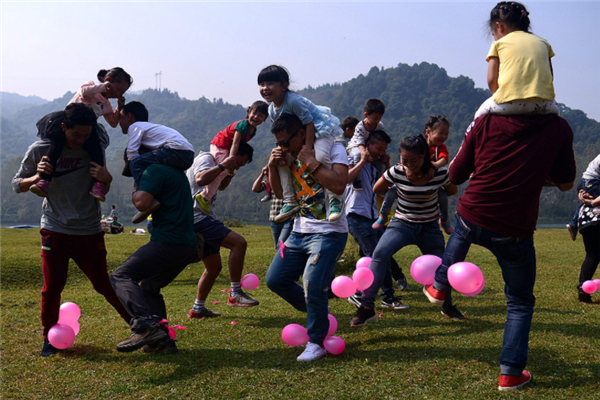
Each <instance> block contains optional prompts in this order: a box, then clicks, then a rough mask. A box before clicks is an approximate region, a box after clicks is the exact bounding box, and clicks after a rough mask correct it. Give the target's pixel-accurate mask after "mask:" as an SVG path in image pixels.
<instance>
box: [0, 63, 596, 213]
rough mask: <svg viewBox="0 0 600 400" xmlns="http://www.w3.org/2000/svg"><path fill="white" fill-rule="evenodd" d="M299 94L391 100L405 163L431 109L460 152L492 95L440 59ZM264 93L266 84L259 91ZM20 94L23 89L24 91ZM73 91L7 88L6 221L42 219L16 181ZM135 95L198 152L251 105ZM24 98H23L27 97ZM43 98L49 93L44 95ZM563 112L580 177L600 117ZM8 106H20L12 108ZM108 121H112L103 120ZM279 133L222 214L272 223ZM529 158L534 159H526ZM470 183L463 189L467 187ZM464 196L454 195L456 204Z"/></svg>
mask: <svg viewBox="0 0 600 400" xmlns="http://www.w3.org/2000/svg"><path fill="white" fill-rule="evenodd" d="M298 93H300V94H301V95H303V96H305V97H307V98H309V99H310V100H312V101H313V102H314V103H315V104H319V105H324V106H327V107H330V108H331V110H332V112H333V114H335V115H336V116H338V117H339V118H340V120H342V119H343V118H345V117H346V116H348V115H354V116H355V117H357V118H359V119H361V118H362V115H363V112H364V111H363V107H364V104H365V102H366V101H367V100H368V99H369V98H379V99H381V100H382V101H383V102H384V103H385V105H386V112H385V115H384V117H383V122H384V124H385V130H386V131H387V132H388V133H389V134H390V136H391V137H392V139H393V142H392V144H391V145H390V154H391V156H392V161H393V162H397V161H398V154H397V153H398V152H397V149H398V145H399V143H400V141H401V139H402V138H403V137H405V136H408V135H415V134H419V133H421V132H422V131H423V126H424V123H425V121H426V120H427V119H428V118H429V116H430V115H445V116H447V117H448V118H449V119H450V121H451V128H450V137H449V139H448V141H447V142H446V144H447V146H448V148H449V150H450V154H451V156H452V155H454V154H456V151H457V150H458V148H459V146H460V143H461V142H462V135H463V132H464V130H465V128H466V127H467V126H468V125H469V124H470V123H471V121H472V118H473V115H474V113H475V111H476V110H477V108H478V107H479V105H480V104H481V103H482V102H483V101H484V100H485V99H486V98H487V97H489V95H490V93H489V91H488V90H484V89H481V88H476V87H475V85H474V82H473V81H472V80H471V79H470V78H468V77H464V76H459V77H456V78H453V77H449V76H448V74H447V73H446V71H445V70H444V69H443V68H440V67H438V66H437V65H435V64H429V63H421V64H415V65H412V66H411V65H407V64H399V65H398V66H397V67H394V68H388V69H383V68H381V69H380V68H378V67H373V68H371V70H370V71H369V72H368V73H367V74H366V75H362V74H361V75H359V76H358V77H356V78H354V79H352V80H350V81H348V82H344V83H336V84H327V85H323V86H320V87H317V88H312V87H310V86H309V87H308V88H305V89H303V90H298ZM256 94H257V98H259V95H258V90H257V91H256ZM17 96H18V95H17ZM72 96H73V93H72V92H67V93H66V94H65V95H64V96H63V97H61V98H59V99H55V100H53V101H51V102H45V101H41V102H39V101H38V102H37V103H36V101H37V100H35V101H34V100H31V101H30V102H29V103H27V102H24V101H22V100H23V99H29V98H25V97H22V96H18V97H14V96H12V94H11V96H7V94H5V93H3V94H2V118H1V121H0V124H1V125H0V129H1V131H0V140H1V144H2V147H1V150H2V151H1V154H0V165H1V166H2V183H1V184H2V186H1V190H2V200H1V206H2V208H1V214H0V217H1V218H2V221H3V223H9V222H14V223H36V222H38V221H39V215H40V207H41V201H42V200H41V198H39V197H37V196H35V195H33V194H31V193H24V194H21V195H18V197H17V195H16V194H14V192H13V191H12V189H11V187H10V181H11V179H12V177H13V176H14V174H15V172H16V171H17V169H18V165H19V162H20V160H21V159H22V156H23V154H24V153H25V152H26V150H27V147H28V146H29V145H30V144H31V143H32V142H34V141H35V140H36V128H35V123H36V121H37V120H39V119H40V118H41V117H42V116H44V115H45V114H47V113H48V112H51V111H55V110H60V109H62V108H64V107H65V105H66V104H67V103H68V101H69V100H70V99H71V98H72ZM125 96H126V97H127V101H131V100H138V101H141V102H143V103H144V104H145V105H146V106H147V108H148V110H149V112H150V121H151V122H154V123H159V124H164V125H167V126H170V127H172V128H174V129H176V130H178V131H179V132H181V133H182V134H183V135H184V136H185V137H187V138H188V140H189V141H190V142H191V143H192V144H193V145H194V148H195V149H196V153H197V152H198V151H201V150H202V151H208V150H209V143H210V141H211V140H212V138H213V137H214V135H215V134H216V133H217V132H218V131H219V130H221V129H223V128H224V127H226V126H227V125H229V124H231V123H232V122H235V121H238V120H240V119H243V118H244V117H245V116H246V107H247V106H248V105H243V106H241V105H232V104H229V103H226V102H224V101H223V100H221V99H213V100H212V101H211V100H208V99H206V98H204V97H203V98H200V99H198V100H188V99H183V98H181V97H179V95H178V94H177V93H176V92H171V91H169V90H166V89H165V90H161V91H157V90H152V89H148V90H145V91H143V92H142V93H139V94H138V93H126V94H125ZM21 97H22V99H20V98H21ZM40 100H43V99H40ZM559 106H560V108H561V116H562V117H564V118H565V119H566V120H567V121H568V122H569V124H570V125H571V127H572V129H573V132H574V133H575V143H574V147H575V153H576V158H577V164H578V178H577V179H579V178H580V177H581V173H582V172H583V170H584V169H585V167H586V166H587V164H588V163H589V162H590V161H591V160H592V159H593V158H594V157H595V156H596V155H597V154H598V153H599V152H600V140H599V138H600V123H598V122H597V121H594V120H591V119H589V118H587V116H586V114H585V113H583V112H582V111H580V110H572V109H570V108H568V107H567V106H566V105H563V104H559ZM5 108H6V109H7V110H13V111H11V112H6V113H5ZM99 121H100V122H101V123H103V124H104V125H105V126H107V127H108V125H107V124H106V122H105V121H104V119H102V118H101V119H100V120H99ZM108 132H109V135H110V137H111V144H110V146H109V148H108V149H107V165H108V168H109V170H110V171H111V173H112V174H113V176H114V178H115V180H114V181H113V184H112V188H111V192H110V193H109V195H108V198H107V202H106V203H104V204H103V205H102V207H103V211H104V212H105V213H106V214H108V212H109V208H110V205H111V204H115V205H116V206H117V208H118V210H119V211H120V213H121V215H122V219H123V220H129V218H130V216H131V215H133V213H134V208H133V206H132V205H131V201H130V195H131V191H132V184H133V181H132V180H131V179H130V178H124V177H122V176H121V175H120V172H121V170H122V168H123V151H124V149H125V146H126V144H127V137H126V135H123V134H122V133H121V131H120V129H118V128H117V129H111V128H108ZM273 142H274V140H273V136H272V135H271V134H270V133H269V123H265V124H263V125H261V126H260V127H259V129H258V133H257V136H256V137H255V138H254V139H253V140H252V141H251V142H250V144H251V145H252V146H253V147H254V148H255V154H254V162H252V163H251V164H249V165H248V166H246V167H243V168H242V169H240V170H239V171H238V172H237V175H236V178H235V179H234V180H233V182H232V184H231V186H230V187H229V188H228V189H227V191H225V192H223V193H220V194H219V201H218V206H217V209H216V213H217V215H218V216H219V217H221V218H223V219H225V218H235V219H238V220H243V221H245V222H247V223H265V224H266V223H267V222H268V221H267V218H268V207H269V205H268V204H265V203H260V201H259V199H260V198H261V197H262V196H261V195H258V194H254V193H252V192H251V186H252V183H253V182H254V180H255V179H256V177H257V176H258V175H259V173H260V170H261V168H262V167H263V166H264V165H265V164H266V162H267V160H268V156H269V154H270V150H271V148H272V147H273ZM524 162H526V160H524ZM464 186H465V185H463V188H462V189H463V190H464ZM456 199H457V197H454V198H451V203H450V207H451V209H454V207H455V204H456ZM575 206H576V196H575V191H574V190H572V191H569V192H566V193H560V192H559V191H558V190H556V189H552V188H547V189H544V191H543V193H542V202H541V206H540V222H542V223H563V222H565V221H568V220H569V219H570V217H571V215H572V213H573V211H574V207H575Z"/></svg>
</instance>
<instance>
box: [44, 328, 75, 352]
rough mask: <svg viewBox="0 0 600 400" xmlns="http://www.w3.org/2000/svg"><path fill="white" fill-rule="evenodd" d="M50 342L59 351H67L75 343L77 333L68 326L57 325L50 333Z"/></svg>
mask: <svg viewBox="0 0 600 400" xmlns="http://www.w3.org/2000/svg"><path fill="white" fill-rule="evenodd" d="M48 341H49V342H50V344H51V345H52V346H54V347H56V348H57V349H60V350H62V349H66V348H67V347H70V346H71V345H72V344H73V342H74V341H75V332H73V328H71V327H70V326H68V325H61V324H56V325H54V326H53V327H52V328H50V330H49V331H48Z"/></svg>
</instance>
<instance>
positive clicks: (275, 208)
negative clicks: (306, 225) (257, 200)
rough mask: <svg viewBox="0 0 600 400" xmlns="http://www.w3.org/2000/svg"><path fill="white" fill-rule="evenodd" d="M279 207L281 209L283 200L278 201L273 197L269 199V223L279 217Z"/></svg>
mask: <svg viewBox="0 0 600 400" xmlns="http://www.w3.org/2000/svg"><path fill="white" fill-rule="evenodd" d="M281 207H283V199H278V198H277V197H275V195H273V198H272V199H271V211H269V221H271V222H273V220H274V219H275V217H276V216H278V215H279V211H281Z"/></svg>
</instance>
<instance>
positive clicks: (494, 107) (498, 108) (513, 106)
mask: <svg viewBox="0 0 600 400" xmlns="http://www.w3.org/2000/svg"><path fill="white" fill-rule="evenodd" d="M484 114H500V115H523V114H533V115H545V114H557V115H558V114H560V112H559V109H558V105H557V104H556V101H555V100H544V99H538V98H532V99H518V100H513V101H510V102H508V103H501V104H498V103H496V102H495V101H494V98H493V97H490V98H489V99H487V100H486V101H484V102H483V104H482V105H481V106H480V107H479V109H478V110H477V112H476V113H475V118H477V117H480V116H482V115H484Z"/></svg>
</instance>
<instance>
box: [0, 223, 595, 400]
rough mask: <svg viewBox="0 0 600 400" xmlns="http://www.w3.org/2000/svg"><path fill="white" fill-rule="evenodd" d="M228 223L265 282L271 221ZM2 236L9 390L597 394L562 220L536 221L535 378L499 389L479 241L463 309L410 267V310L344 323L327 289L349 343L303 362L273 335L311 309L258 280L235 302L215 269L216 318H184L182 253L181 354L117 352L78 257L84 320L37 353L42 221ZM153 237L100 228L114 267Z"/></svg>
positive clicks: (495, 280) (123, 394) (77, 293)
mask: <svg viewBox="0 0 600 400" xmlns="http://www.w3.org/2000/svg"><path fill="white" fill-rule="evenodd" d="M236 231H237V232H239V233H240V234H242V235H243V236H244V237H245V238H246V239H247V240H248V243H249V246H248V255H247V257H246V263H245V265H246V267H245V268H246V269H245V272H253V273H255V274H257V275H258V276H259V277H260V278H261V281H262V280H263V278H264V276H265V272H266V270H267V268H268V266H269V263H270V260H271V258H272V255H273V252H274V250H273V248H272V241H271V240H272V239H271V236H270V230H269V228H268V227H256V226H247V227H244V228H236ZM0 234H1V242H0V243H1V246H2V247H1V250H2V251H1V263H2V264H1V291H0V296H1V297H0V306H1V313H2V314H1V329H2V331H1V342H0V343H1V350H0V351H1V363H2V383H1V390H2V398H5V399H166V398H173V399H221V398H227V399H298V398H301V399H412V398H415V399H421V398H423V399H497V398H501V399H504V398H519V399H529V398H532V399H533V398H535V399H542V398H543V399H600V304H599V303H598V299H599V298H600V295H598V294H595V295H592V296H593V297H594V300H595V301H596V303H595V304H581V303H579V302H578V301H577V292H576V289H575V286H576V283H577V277H578V274H579V266H580V265H581V262H582V260H583V257H584V251H583V244H582V241H581V239H580V238H579V239H578V241H577V242H572V241H570V240H569V239H568V236H567V234H566V232H564V231H562V230H560V231H559V230H541V231H538V232H537V233H536V237H535V239H536V248H537V258H538V278H537V284H536V292H535V294H536V296H537V305H536V313H535V314H534V321H533V328H532V333H531V340H530V358H529V364H528V369H529V370H530V371H531V373H532V375H533V379H534V380H533V382H532V384H531V385H530V386H529V388H528V389H527V390H524V391H522V392H519V393H518V394H514V393H513V394H507V393H500V392H498V391H497V384H498V373H499V365H498V357H499V355H500V349H501V343H502V333H503V329H504V320H505V311H506V310H505V298H504V294H503V284H502V278H501V276H500V270H499V267H498V265H497V264H496V262H495V260H494V259H493V257H492V256H491V254H490V253H489V252H488V251H486V250H484V249H482V248H479V247H473V248H472V249H471V251H470V253H469V257H468V261H471V262H474V263H475V264H477V265H478V266H479V267H480V268H481V269H482V270H483V272H484V274H485V277H486V284H487V286H486V288H485V290H484V291H483V292H482V293H481V294H480V295H478V296H475V297H464V296H461V295H460V294H457V295H456V296H455V301H457V303H458V305H459V308H460V309H461V310H462V311H463V313H464V314H465V315H466V316H467V317H468V318H469V319H468V320H466V321H462V322H455V321H450V320H448V319H446V318H445V317H443V316H442V315H441V314H440V313H439V308H438V306H435V305H432V304H430V303H429V302H428V301H427V299H426V298H425V297H424V295H423V294H422V292H421V287H419V286H418V285H417V284H416V283H415V282H414V281H413V280H412V279H410V278H409V287H408V289H407V291H406V292H404V293H402V295H403V301H404V302H405V303H407V304H409V305H410V306H411V308H410V309H408V310H402V311H390V310H387V309H382V310H379V311H378V313H381V318H377V319H376V320H374V321H372V322H370V323H369V324H368V325H367V326H365V327H363V328H350V326H349V321H350V318H351V317H352V315H353V314H354V311H355V308H354V306H352V305H351V304H350V303H348V302H347V301H346V300H343V299H334V300H332V301H331V302H330V304H331V307H332V311H331V313H332V314H333V315H334V316H335V317H336V318H337V320H338V323H339V328H338V332H337V333H336V335H338V336H341V337H342V338H343V339H344V340H345V341H346V351H345V352H344V353H342V354H341V355H339V356H331V355H329V356H327V357H326V358H325V359H323V360H320V361H317V362H314V363H309V364H301V363H298V362H296V360H295V359H296V356H297V355H298V354H299V353H300V352H301V351H302V348H295V347H289V346H287V345H285V344H284V343H283V342H282V340H281V330H282V328H283V327H284V326H285V325H287V324H290V323H299V324H302V325H304V326H306V318H305V315H303V314H302V313H300V312H297V311H295V310H294V309H293V308H292V307H291V306H289V305H288V304H287V303H285V302H284V301H283V300H281V299H280V298H279V297H277V296H275V295H274V294H273V293H271V292H270V291H269V289H268V288H267V287H266V286H265V285H264V284H263V283H262V282H261V285H260V287H259V288H258V289H257V290H255V291H253V292H252V293H251V294H252V295H253V297H255V298H256V299H258V300H260V302H261V304H260V305H259V306H258V307H255V308H249V309H240V308H232V307H227V305H226V294H225V293H222V292H221V290H222V289H226V288H227V287H228V285H229V284H228V279H227V275H226V274H222V275H221V277H220V278H219V280H218V281H217V283H216V285H215V287H214V289H213V291H212V293H211V296H210V297H209V299H208V302H207V303H208V304H209V306H210V308H211V309H214V310H215V311H219V312H221V313H222V314H223V316H222V317H220V318H215V319H210V320H203V321H198V320H193V321H191V320H188V319H187V318H186V315H187V311H188V310H189V308H190V307H191V306H192V304H193V301H194V297H195V291H196V283H197V279H198V277H199V276H200V274H201V272H202V270H203V266H202V264H193V265H190V266H189V267H188V268H187V269H186V270H185V271H184V272H183V273H182V274H181V275H180V276H179V277H178V278H177V279H176V280H175V281H174V282H173V283H172V284H171V285H170V286H169V287H167V288H166V289H165V290H164V292H163V294H164V296H165V299H166V302H167V309H168V312H169V319H170V322H171V323H172V324H181V325H184V326H186V327H187V330H186V331H179V332H180V333H179V334H178V337H177V339H178V347H179V353H178V354H175V355H147V354H143V353H141V352H134V353H128V354H123V353H118V352H117V351H116V350H115V344H116V343H117V342H119V341H120V340H122V339H124V338H126V337H127V336H129V333H130V332H129V328H128V326H127V325H126V324H124V323H123V321H122V320H121V319H120V318H119V317H118V315H117V314H116V312H115V311H114V310H113V309H112V308H111V307H110V306H109V305H108V304H107V303H106V302H105V301H104V299H103V298H102V297H101V296H100V295H98V294H97V293H95V292H94V291H93V289H92V287H91V285H90V283H89V282H88V281H87V280H86V278H85V276H83V274H82V273H81V272H80V271H79V270H78V269H77V268H76V267H75V266H73V268H71V270H70V272H71V273H70V277H69V281H68V284H67V287H66V288H65V290H64V292H63V298H62V301H63V302H65V301H72V302H75V303H77V304H78V305H79V306H80V308H81V310H82V316H81V318H80V321H79V322H80V324H81V331H80V333H79V335H78V336H77V338H76V340H75V343H74V345H73V346H71V347H70V348H69V349H66V350H64V351H62V352H61V353H59V354H58V355H56V356H53V357H47V358H42V357H40V356H39V352H40V350H41V345H42V337H41V332H42V328H41V325H40V319H39V318H40V317H39V293H40V289H41V287H42V276H41V268H40V256H39V248H40V239H39V234H38V232H37V230H36V229H27V230H11V229H2V230H1V231H0ZM147 240H148V236H135V235H131V234H128V233H127V234H122V235H112V236H111V235H107V236H106V243H107V248H108V262H109V270H110V271H112V270H114V269H115V268H116V267H117V266H118V265H119V264H120V262H122V261H123V260H125V258H126V257H127V256H128V255H130V254H131V253H132V252H133V251H134V250H136V249H137V248H138V247H139V246H141V245H142V244H144V243H145V242H146V241H147ZM357 253H358V249H357V246H356V245H355V244H354V243H353V242H351V241H349V243H348V246H347V247H346V252H345V254H344V256H343V259H344V260H345V261H343V262H341V263H339V264H338V269H337V274H338V275H339V274H345V275H349V274H351V271H352V270H353V264H354V263H355V262H356V258H357ZM223 254H224V255H227V252H226V251H224V252H223ZM417 255H419V254H418V250H417V249H416V248H415V247H413V246H411V247H409V248H406V249H403V250H402V251H400V252H399V253H397V254H396V256H395V257H396V259H397V260H398V262H399V263H400V265H401V266H402V267H403V268H404V269H405V272H406V273H408V267H409V265H410V262H411V261H412V260H413V259H414V258H415V257H416V256H417ZM225 265H226V264H225ZM596 277H598V274H597V275H596ZM211 301H220V303H218V304H210V302H211ZM232 321H235V322H237V325H232V324H231V322H232Z"/></svg>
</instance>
